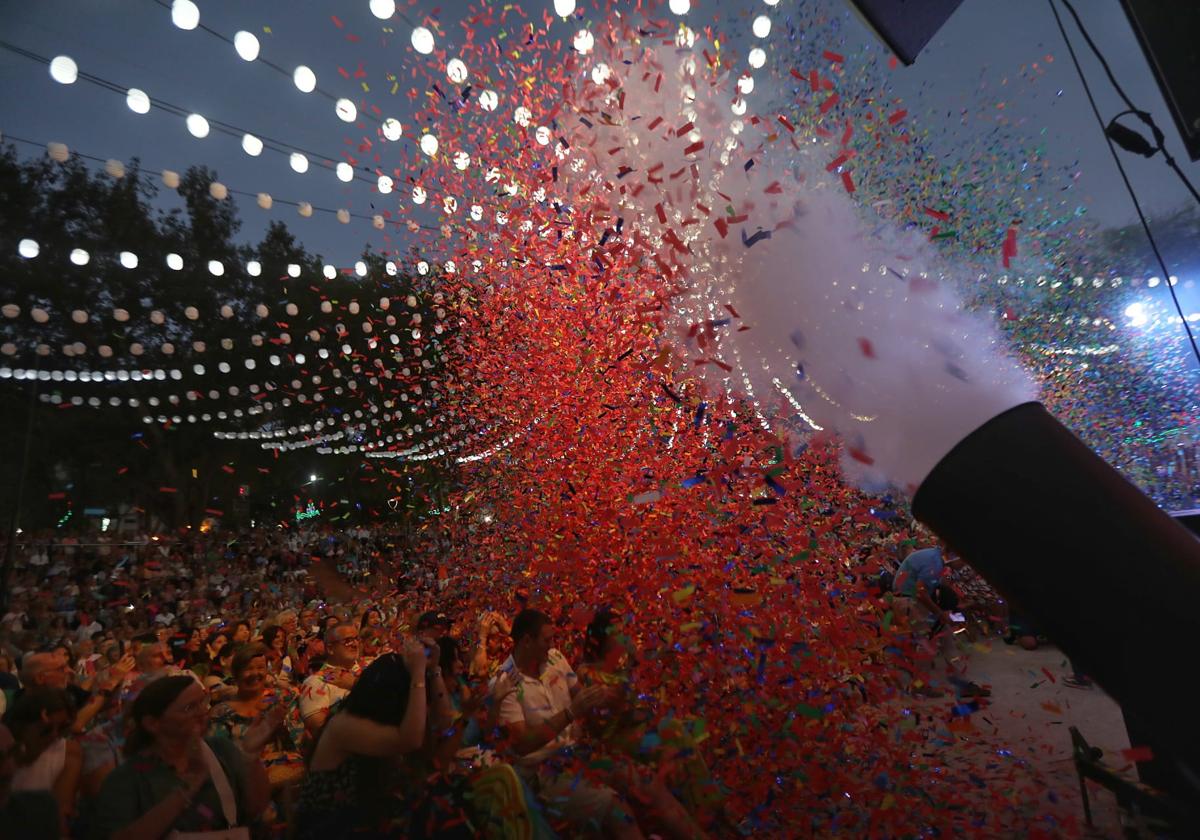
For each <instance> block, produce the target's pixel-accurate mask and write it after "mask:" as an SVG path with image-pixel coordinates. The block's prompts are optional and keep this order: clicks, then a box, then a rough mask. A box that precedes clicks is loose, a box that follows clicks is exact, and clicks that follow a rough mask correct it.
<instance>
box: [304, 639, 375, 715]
mask: <svg viewBox="0 0 1200 840" xmlns="http://www.w3.org/2000/svg"><path fill="white" fill-rule="evenodd" d="M328 643H329V652H328V655H327V656H326V659H325V664H324V665H322V666H321V668H320V670H318V671H317V672H316V673H315V674H313V675H312V676H311V677H309V678H308V679H306V680H305V681H304V684H303V686H302V687H301V689H300V715H301V717H302V718H303V720H304V728H305V730H306V731H307V732H308V735H309V737H311V738H316V737H317V736H318V735H319V734H320V732H321V729H322V727H324V726H325V721H326V720H327V719H328V718H329V713H330V709H331V708H332V707H333V706H334V704H336V703H338V702H340V701H341V700H343V699H344V698H345V697H346V695H347V694H349V693H350V689H352V688H353V687H354V683H355V681H356V680H357V679H358V677H359V674H360V673H361V669H360V667H359V661H358V660H359V647H360V644H359V637H358V631H357V630H355V629H354V626H353V625H352V624H339V625H336V626H335V627H333V629H331V630H330V631H329V638H328Z"/></svg>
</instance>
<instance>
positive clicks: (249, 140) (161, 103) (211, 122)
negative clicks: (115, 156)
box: [0, 41, 392, 192]
mask: <svg viewBox="0 0 1200 840" xmlns="http://www.w3.org/2000/svg"><path fill="white" fill-rule="evenodd" d="M0 49H3V50H6V51H8V52H10V53H13V54H14V55H18V56H20V57H22V58H25V59H27V60H29V61H33V62H36V63H38V64H42V65H45V66H46V67H48V68H49V69H50V76H51V78H53V79H54V80H55V81H56V82H59V83H61V84H74V83H75V82H76V81H77V80H83V81H85V82H88V83H89V84H93V85H95V86H97V87H99V88H102V89H103V90H107V91H109V92H111V93H115V94H117V95H119V96H122V97H124V98H125V103H126V105H128V106H129V109H130V110H131V111H133V112H134V113H137V114H147V113H149V112H150V110H151V109H152V108H157V109H158V110H161V111H165V112H166V113H168V114H171V115H173V116H176V117H181V118H182V119H183V120H184V122H185V124H186V126H187V129H188V133H189V134H191V135H192V136H193V137H195V138H197V139H203V138H205V137H207V136H208V135H209V133H210V131H212V130H216V131H217V132H219V133H221V134H225V135H227V136H229V137H233V138H235V139H240V140H241V143H242V150H243V151H245V152H246V154H248V155H251V156H252V157H257V156H258V155H260V154H262V152H263V151H264V150H266V151H271V152H275V153H277V154H281V155H285V156H287V157H288V161H289V164H290V166H291V168H292V170H293V171H294V172H296V173H297V174H303V173H304V172H307V171H308V167H309V161H310V158H311V159H314V160H316V162H317V165H318V166H320V167H322V168H324V169H329V170H330V171H333V172H334V173H335V174H336V175H337V176H338V179H339V180H341V181H343V182H345V183H349V182H351V181H356V180H357V181H360V182H363V183H367V184H372V185H374V186H375V188H376V189H379V190H380V191H381V192H390V191H391V188H392V187H391V183H390V178H389V177H388V176H376V175H369V174H363V173H360V172H359V171H357V170H356V169H355V168H354V167H353V166H352V165H351V164H350V163H348V162H347V161H344V160H339V157H340V156H338V155H334V156H329V155H324V154H322V153H320V152H314V151H312V150H310V149H306V148H305V147H303V146H299V145H297V144H295V143H289V142H286V141H284V140H279V139H276V138H273V137H269V136H267V135H265V134H262V133H260V132H254V131H250V130H248V129H245V128H241V127H239V126H236V125H233V124H232V123H227V122H223V121H221V120H217V119H209V118H207V117H205V116H203V115H202V114H199V113H197V112H195V111H192V110H190V109H188V108H184V107H182V106H180V105H174V104H172V103H170V102H167V101H166V100H163V99H160V98H157V97H155V98H154V99H151V98H150V96H149V95H148V94H147V93H146V92H145V91H143V90H142V89H140V88H131V87H126V86H124V85H120V84H117V83H116V82H113V81H110V80H108V79H105V78H103V77H101V76H97V75H94V74H92V73H86V72H84V71H82V70H80V69H79V68H78V66H77V65H76V63H75V61H74V60H72V59H71V58H69V57H67V56H61V55H60V56H56V57H55V58H52V59H51V58H46V57H45V56H43V55H40V54H39V53H36V52H33V51H32V50H28V49H25V48H24V47H21V46H18V45H16V44H12V43H9V42H8V41H0ZM351 107H354V106H353V104H351ZM341 113H342V112H340V111H339V116H340V115H341ZM343 119H344V117H343ZM349 121H352V120H349ZM385 178H387V179H388V180H387V181H384V180H383V179H385Z"/></svg>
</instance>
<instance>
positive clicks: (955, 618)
mask: <svg viewBox="0 0 1200 840" xmlns="http://www.w3.org/2000/svg"><path fill="white" fill-rule="evenodd" d="M950 620H951V621H956V622H959V623H960V624H961V623H962V622H964V621H966V620H967V619H966V617H965V616H964V615H963V614H962V613H956V612H952V613H950Z"/></svg>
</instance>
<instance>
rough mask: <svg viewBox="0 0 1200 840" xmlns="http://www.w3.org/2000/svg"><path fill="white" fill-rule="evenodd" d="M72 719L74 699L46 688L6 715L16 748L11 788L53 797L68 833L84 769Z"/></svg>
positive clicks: (20, 700) (29, 693) (31, 691)
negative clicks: (74, 737)
mask: <svg viewBox="0 0 1200 840" xmlns="http://www.w3.org/2000/svg"><path fill="white" fill-rule="evenodd" d="M74 720H75V705H74V703H73V701H72V700H71V696H70V695H69V694H68V693H67V692H66V691H65V690H63V689H61V688H45V687H40V688H31V689H27V690H26V691H25V692H23V693H22V694H21V696H20V697H19V698H17V700H16V702H15V703H13V706H12V708H11V709H9V711H8V714H6V715H5V717H4V723H5V725H6V726H7V727H8V729H9V731H10V732H11V733H12V736H13V738H15V739H16V742H17V745H18V757H17V769H16V772H15V773H14V774H13V776H12V789H13V790H21V791H39V790H40V791H49V792H50V793H52V794H53V795H54V799H55V801H56V802H57V803H58V814H59V822H60V827H61V829H62V832H63V833H64V834H66V833H67V826H68V824H69V822H70V820H71V818H72V817H73V816H74V814H75V804H76V800H77V798H78V796H79V778H80V773H81V771H82V767H83V752H82V750H81V749H80V746H79V743H78V742H77V741H75V740H73V739H72V738H71V737H70V735H71V726H72V723H73V721H74Z"/></svg>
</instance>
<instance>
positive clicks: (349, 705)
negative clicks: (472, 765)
mask: <svg viewBox="0 0 1200 840" xmlns="http://www.w3.org/2000/svg"><path fill="white" fill-rule="evenodd" d="M428 664H429V660H428V658H427V653H426V648H425V645H424V644H422V643H421V642H420V641H418V640H416V639H410V640H408V641H407V642H405V643H404V645H403V646H402V648H401V653H398V654H397V653H388V654H384V655H383V656H381V657H379V658H378V659H377V660H375V661H374V662H373V663H371V665H370V666H368V667H367V668H366V669H365V670H364V671H363V673H362V676H361V677H359V679H358V682H356V683H355V684H354V688H352V689H351V690H350V693H349V694H348V695H347V696H346V698H345V700H344V701H343V702H342V704H341V707H340V708H339V710H338V711H337V712H336V713H335V714H333V715H331V716H330V717H329V719H328V721H327V722H326V724H325V727H324V729H322V730H321V734H320V736H319V738H318V739H317V743H316V746H315V747H314V748H313V753H312V759H311V761H310V763H309V768H308V776H307V777H306V778H305V780H304V783H303V786H302V788H301V792H300V800H299V804H298V807H297V811H296V824H297V826H298V835H297V836H298V837H299V838H301V840H303V839H304V838H314V840H317V838H319V840H325V838H328V837H334V836H339V837H379V838H383V837H417V836H446V835H448V834H449V833H450V832H442V833H437V832H427V831H426V825H425V824H424V823H425V821H424V820H422V819H420V817H419V811H420V809H419V807H418V800H419V785H418V781H419V780H418V778H415V776H416V774H414V773H412V772H411V771H410V772H405V770H406V769H407V768H406V767H405V763H404V759H405V758H406V757H412V756H414V755H415V754H416V753H417V752H418V751H419V750H421V748H422V746H424V745H425V744H426V741H427V736H428V735H429V729H428V723H429V719H428V716H427V712H428V705H427V703H428V693H429V691H428V684H427V680H428V675H427V673H426V666H427V665H428ZM437 682H439V683H440V682H441V680H440V678H439V679H438V680H437ZM443 690H444V686H443ZM460 828H465V824H460ZM467 836H470V835H469V834H468V835H467Z"/></svg>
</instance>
